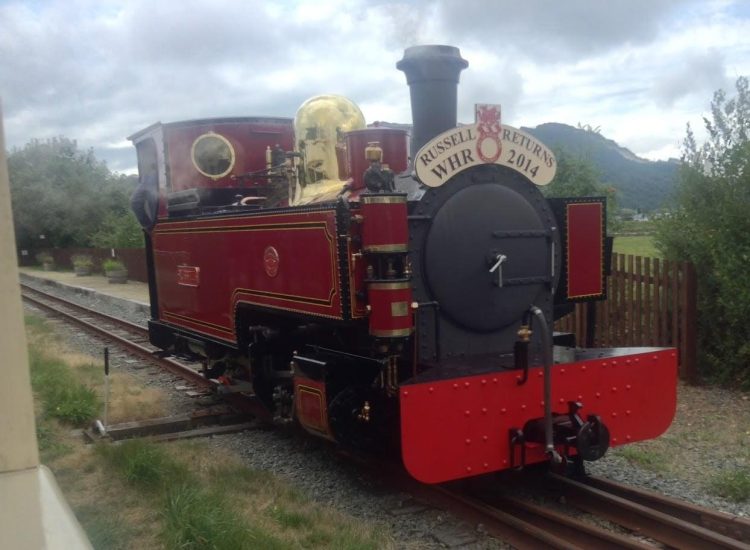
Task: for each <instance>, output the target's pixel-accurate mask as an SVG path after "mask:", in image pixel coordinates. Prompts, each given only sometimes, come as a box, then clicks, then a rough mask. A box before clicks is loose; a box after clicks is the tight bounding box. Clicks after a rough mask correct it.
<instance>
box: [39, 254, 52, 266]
mask: <svg viewBox="0 0 750 550" xmlns="http://www.w3.org/2000/svg"><path fill="white" fill-rule="evenodd" d="M36 261H37V262H38V263H40V264H52V263H54V262H55V259H54V258H53V257H52V254H50V253H49V252H40V253H39V254H37V255H36Z"/></svg>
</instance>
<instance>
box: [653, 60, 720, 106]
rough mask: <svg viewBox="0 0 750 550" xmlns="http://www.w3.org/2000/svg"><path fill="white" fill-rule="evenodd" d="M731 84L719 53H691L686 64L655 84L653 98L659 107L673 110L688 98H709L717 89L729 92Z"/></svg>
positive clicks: (682, 64)
mask: <svg viewBox="0 0 750 550" xmlns="http://www.w3.org/2000/svg"><path fill="white" fill-rule="evenodd" d="M728 84H730V82H729V78H728V76H727V74H726V68H725V64H724V56H723V55H722V53H721V52H720V51H718V50H709V51H707V52H703V51H701V52H688V53H686V54H685V56H684V58H683V63H681V64H680V65H679V66H676V67H673V68H672V70H670V71H668V72H667V73H666V74H664V75H663V76H662V77H661V78H660V79H659V80H657V81H656V82H655V84H654V87H653V95H654V98H655V100H656V103H657V105H659V106H660V107H671V106H672V105H673V104H674V103H675V102H676V101H677V100H679V99H682V98H684V97H687V96H698V97H701V98H705V97H710V95H711V93H712V92H713V91H714V90H717V89H718V88H723V89H725V90H726V89H727V87H728Z"/></svg>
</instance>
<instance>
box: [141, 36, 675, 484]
mask: <svg viewBox="0 0 750 550" xmlns="http://www.w3.org/2000/svg"><path fill="white" fill-rule="evenodd" d="M467 66H468V63H467V61H465V60H464V59H462V58H461V55H460V52H459V50H458V49H457V48H454V47H451V46H416V47H411V48H408V49H407V50H406V51H405V53H404V57H403V59H401V60H400V61H399V62H398V63H397V68H398V69H400V70H401V71H403V72H404V73H405V74H406V79H407V83H408V85H409V87H410V92H411V105H412V114H413V126H412V131H411V143H408V138H409V135H408V134H407V132H406V131H405V130H403V129H399V128H392V127H382V126H381V127H378V126H371V127H366V125H365V120H364V117H363V115H362V113H361V111H360V110H359V108H358V107H357V106H356V105H355V104H354V103H352V102H351V101H349V100H347V99H345V98H343V97H340V96H334V95H327V96H317V97H314V98H312V99H310V100H308V101H307V102H305V103H304V104H303V105H302V106H301V107H300V109H299V111H298V112H297V114H296V117H295V118H294V120H292V119H286V118H268V117H256V118H248V117H246V118H231V119H230V118H221V119H211V120H195V121H187V122H178V123H170V124H161V123H157V124H154V125H152V126H150V127H148V128H146V129H144V130H142V131H140V132H138V133H136V134H134V135H133V136H131V137H130V138H129V139H130V140H132V142H133V143H134V145H135V147H136V150H137V154H138V162H139V171H140V176H141V181H142V185H146V186H150V189H149V190H150V192H151V196H152V197H153V199H152V200H149V201H146V203H145V205H144V208H145V210H146V211H147V212H146V214H148V219H151V220H153V221H152V222H151V223H149V224H148V227H146V229H147V233H146V252H147V259H148V268H149V289H150V299H151V317H152V319H151V320H150V322H149V330H150V339H151V342H152V343H153V344H154V345H156V346H157V347H159V348H161V349H163V350H167V351H169V352H172V353H175V354H190V355H192V356H197V357H200V358H201V360H202V361H203V364H204V373H205V375H206V376H207V377H209V378H211V379H214V380H216V381H217V384H218V385H219V387H220V388H221V390H222V391H223V392H225V393H229V394H237V393H239V394H244V395H245V396H248V397H252V398H253V399H254V401H255V402H256V403H258V404H259V405H260V406H261V407H262V410H263V411H264V412H265V414H266V415H267V417H268V418H269V419H273V420H274V421H276V422H279V423H288V422H297V423H299V425H301V426H302V427H303V428H304V429H305V430H307V431H308V432H310V433H312V434H315V435H317V436H320V437H323V438H327V439H330V440H333V441H336V442H339V443H342V444H344V445H351V446H354V447H357V448H360V449H365V450H367V451H369V452H378V453H380V452H390V451H393V452H398V453H400V454H401V457H402V459H403V462H404V465H405V467H406V468H407V470H408V471H409V472H410V474H411V475H413V476H414V477H415V478H417V479H418V480H421V481H423V482H426V483H437V482H442V481H447V480H454V479H459V478H464V477H470V476H475V475H479V474H484V473H488V472H496V471H501V470H505V469H509V468H519V467H523V466H524V465H528V464H534V463H540V462H544V461H551V462H552V463H554V464H564V463H566V462H570V463H572V464H577V465H580V464H582V462H581V461H583V460H596V459H598V458H600V457H601V456H603V455H604V453H605V452H606V450H607V449H608V447H610V446H618V445H623V444H626V443H630V442H635V441H639V440H644V439H648V438H653V437H656V436H658V435H659V434H661V433H662V432H663V431H664V430H666V428H667V427H668V426H669V424H670V422H671V420H672V417H673V415H674V411H675V404H676V377H677V358H676V352H675V350H673V349H661V348H630V349H619V348H618V349H582V348H576V347H575V344H574V342H573V341H571V335H561V334H556V333H554V332H553V328H552V325H553V321H554V320H555V319H556V318H558V317H559V316H561V315H563V314H564V313H566V312H567V311H569V310H570V307H571V304H574V303H576V302H585V301H594V300H602V299H605V298H606V271H607V269H608V256H609V254H608V246H607V238H606V235H605V202H604V200H603V199H602V198H569V199H548V198H545V197H544V196H543V195H542V193H541V192H540V186H542V185H545V184H547V183H549V182H550V181H551V180H552V178H553V177H554V171H555V157H554V155H553V154H552V152H551V151H549V150H548V149H547V148H546V147H545V146H544V144H542V143H541V142H539V141H538V140H537V139H535V138H534V137H533V136H531V135H529V134H528V133H525V132H523V131H521V130H518V129H515V128H512V127H510V126H507V125H504V124H502V123H501V117H500V108H499V106H496V105H478V106H477V108H476V115H477V116H476V122H475V123H474V124H468V125H461V126H458V125H457V122H456V90H457V85H458V81H459V74H460V72H461V70H463V69H464V68H466V67H467ZM409 151H411V158H410V155H409ZM148 182H150V183H148Z"/></svg>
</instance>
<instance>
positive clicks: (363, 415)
mask: <svg viewBox="0 0 750 550" xmlns="http://www.w3.org/2000/svg"><path fill="white" fill-rule="evenodd" d="M357 420H359V421H360V422H369V421H370V402H369V401H365V404H364V405H362V409H360V411H359V414H357Z"/></svg>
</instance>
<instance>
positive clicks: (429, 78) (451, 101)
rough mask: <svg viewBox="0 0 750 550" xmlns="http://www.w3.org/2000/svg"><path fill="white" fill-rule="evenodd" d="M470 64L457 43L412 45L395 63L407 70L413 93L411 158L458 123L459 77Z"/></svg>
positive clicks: (408, 82)
mask: <svg viewBox="0 0 750 550" xmlns="http://www.w3.org/2000/svg"><path fill="white" fill-rule="evenodd" d="M468 66H469V62H468V61H466V60H465V59H463V58H462V57H461V52H460V50H459V49H458V48H456V47H454V46H412V47H411V48H407V49H406V50H405V51H404V58H403V59H402V60H401V61H399V62H398V63H396V68H397V69H399V70H400V71H404V73H405V74H406V83H407V84H408V85H409V91H410V95H411V115H412V123H413V126H412V132H411V151H410V156H411V158H412V159H414V156H415V155H416V154H417V151H419V149H420V148H421V147H422V146H423V145H424V144H425V143H427V142H428V141H430V140H431V139H432V138H434V137H435V136H436V135H438V134H440V133H441V132H445V131H446V130H449V129H451V128H455V127H456V109H457V103H456V93H457V88H458V80H459V75H460V73H461V71H462V70H463V69H465V68H466V67H468ZM412 162H413V161H412Z"/></svg>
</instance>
